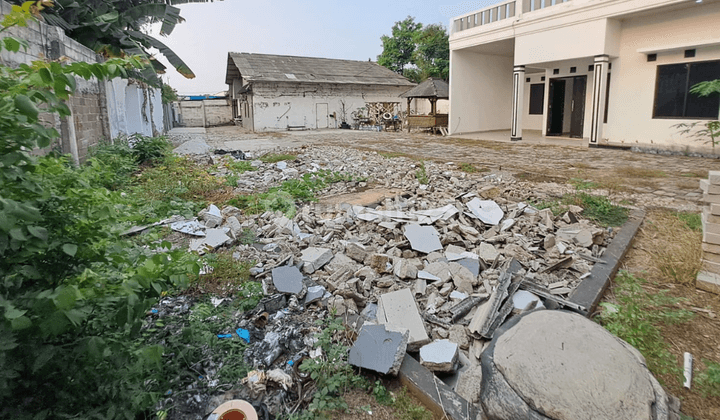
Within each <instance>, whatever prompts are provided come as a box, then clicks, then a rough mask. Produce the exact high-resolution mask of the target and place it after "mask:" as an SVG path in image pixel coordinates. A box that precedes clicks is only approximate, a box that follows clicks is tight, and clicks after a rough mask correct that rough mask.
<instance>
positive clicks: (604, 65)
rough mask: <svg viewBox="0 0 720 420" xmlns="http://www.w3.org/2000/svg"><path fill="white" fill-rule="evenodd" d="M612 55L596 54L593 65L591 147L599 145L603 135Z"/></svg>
mask: <svg viewBox="0 0 720 420" xmlns="http://www.w3.org/2000/svg"><path fill="white" fill-rule="evenodd" d="M609 64H610V57H608V56H607V55H597V56H595V64H594V65H593V67H594V68H593V91H592V113H591V114H590V141H589V143H588V144H589V146H590V147H597V145H598V143H599V142H600V140H602V138H603V137H602V135H603V120H604V117H605V102H606V101H607V98H606V93H607V78H608V68H609Z"/></svg>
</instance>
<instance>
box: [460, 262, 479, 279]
mask: <svg viewBox="0 0 720 420" xmlns="http://www.w3.org/2000/svg"><path fill="white" fill-rule="evenodd" d="M457 263H458V264H460V265H462V266H463V267H465V268H467V269H468V271H470V274H472V275H473V276H474V277H477V276H479V275H480V261H479V260H478V259H476V258H463V259H461V260H458V261H457Z"/></svg>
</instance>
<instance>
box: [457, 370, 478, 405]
mask: <svg viewBox="0 0 720 420" xmlns="http://www.w3.org/2000/svg"><path fill="white" fill-rule="evenodd" d="M481 384H482V367H481V366H471V367H469V368H468V369H467V370H465V371H463V372H460V377H459V378H458V381H457V384H456V385H455V392H457V393H458V395H460V396H461V397H463V398H465V399H466V400H468V401H469V402H470V403H472V404H477V403H479V402H480V391H481V390H482V387H481Z"/></svg>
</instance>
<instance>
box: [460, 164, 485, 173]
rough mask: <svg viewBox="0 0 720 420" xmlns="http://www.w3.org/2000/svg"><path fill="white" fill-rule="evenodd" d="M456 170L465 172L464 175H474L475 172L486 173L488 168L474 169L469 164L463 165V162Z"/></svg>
mask: <svg viewBox="0 0 720 420" xmlns="http://www.w3.org/2000/svg"><path fill="white" fill-rule="evenodd" d="M458 169H460V170H461V171H463V172H466V173H468V174H474V173H476V172H488V171H489V169H488V168H477V167H475V166H474V165H472V164H470V163H465V162H463V163H461V164H459V165H458Z"/></svg>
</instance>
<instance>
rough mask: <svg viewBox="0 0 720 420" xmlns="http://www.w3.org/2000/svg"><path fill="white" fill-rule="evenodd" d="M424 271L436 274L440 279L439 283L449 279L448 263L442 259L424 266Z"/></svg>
mask: <svg viewBox="0 0 720 420" xmlns="http://www.w3.org/2000/svg"><path fill="white" fill-rule="evenodd" d="M424 271H426V272H428V273H430V274H432V275H433V276H436V277H438V278H439V279H440V282H441V283H445V282H446V281H448V280H450V277H451V274H450V265H449V264H448V263H446V262H443V261H436V262H434V263H431V264H428V265H426V266H425V270H424Z"/></svg>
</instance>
